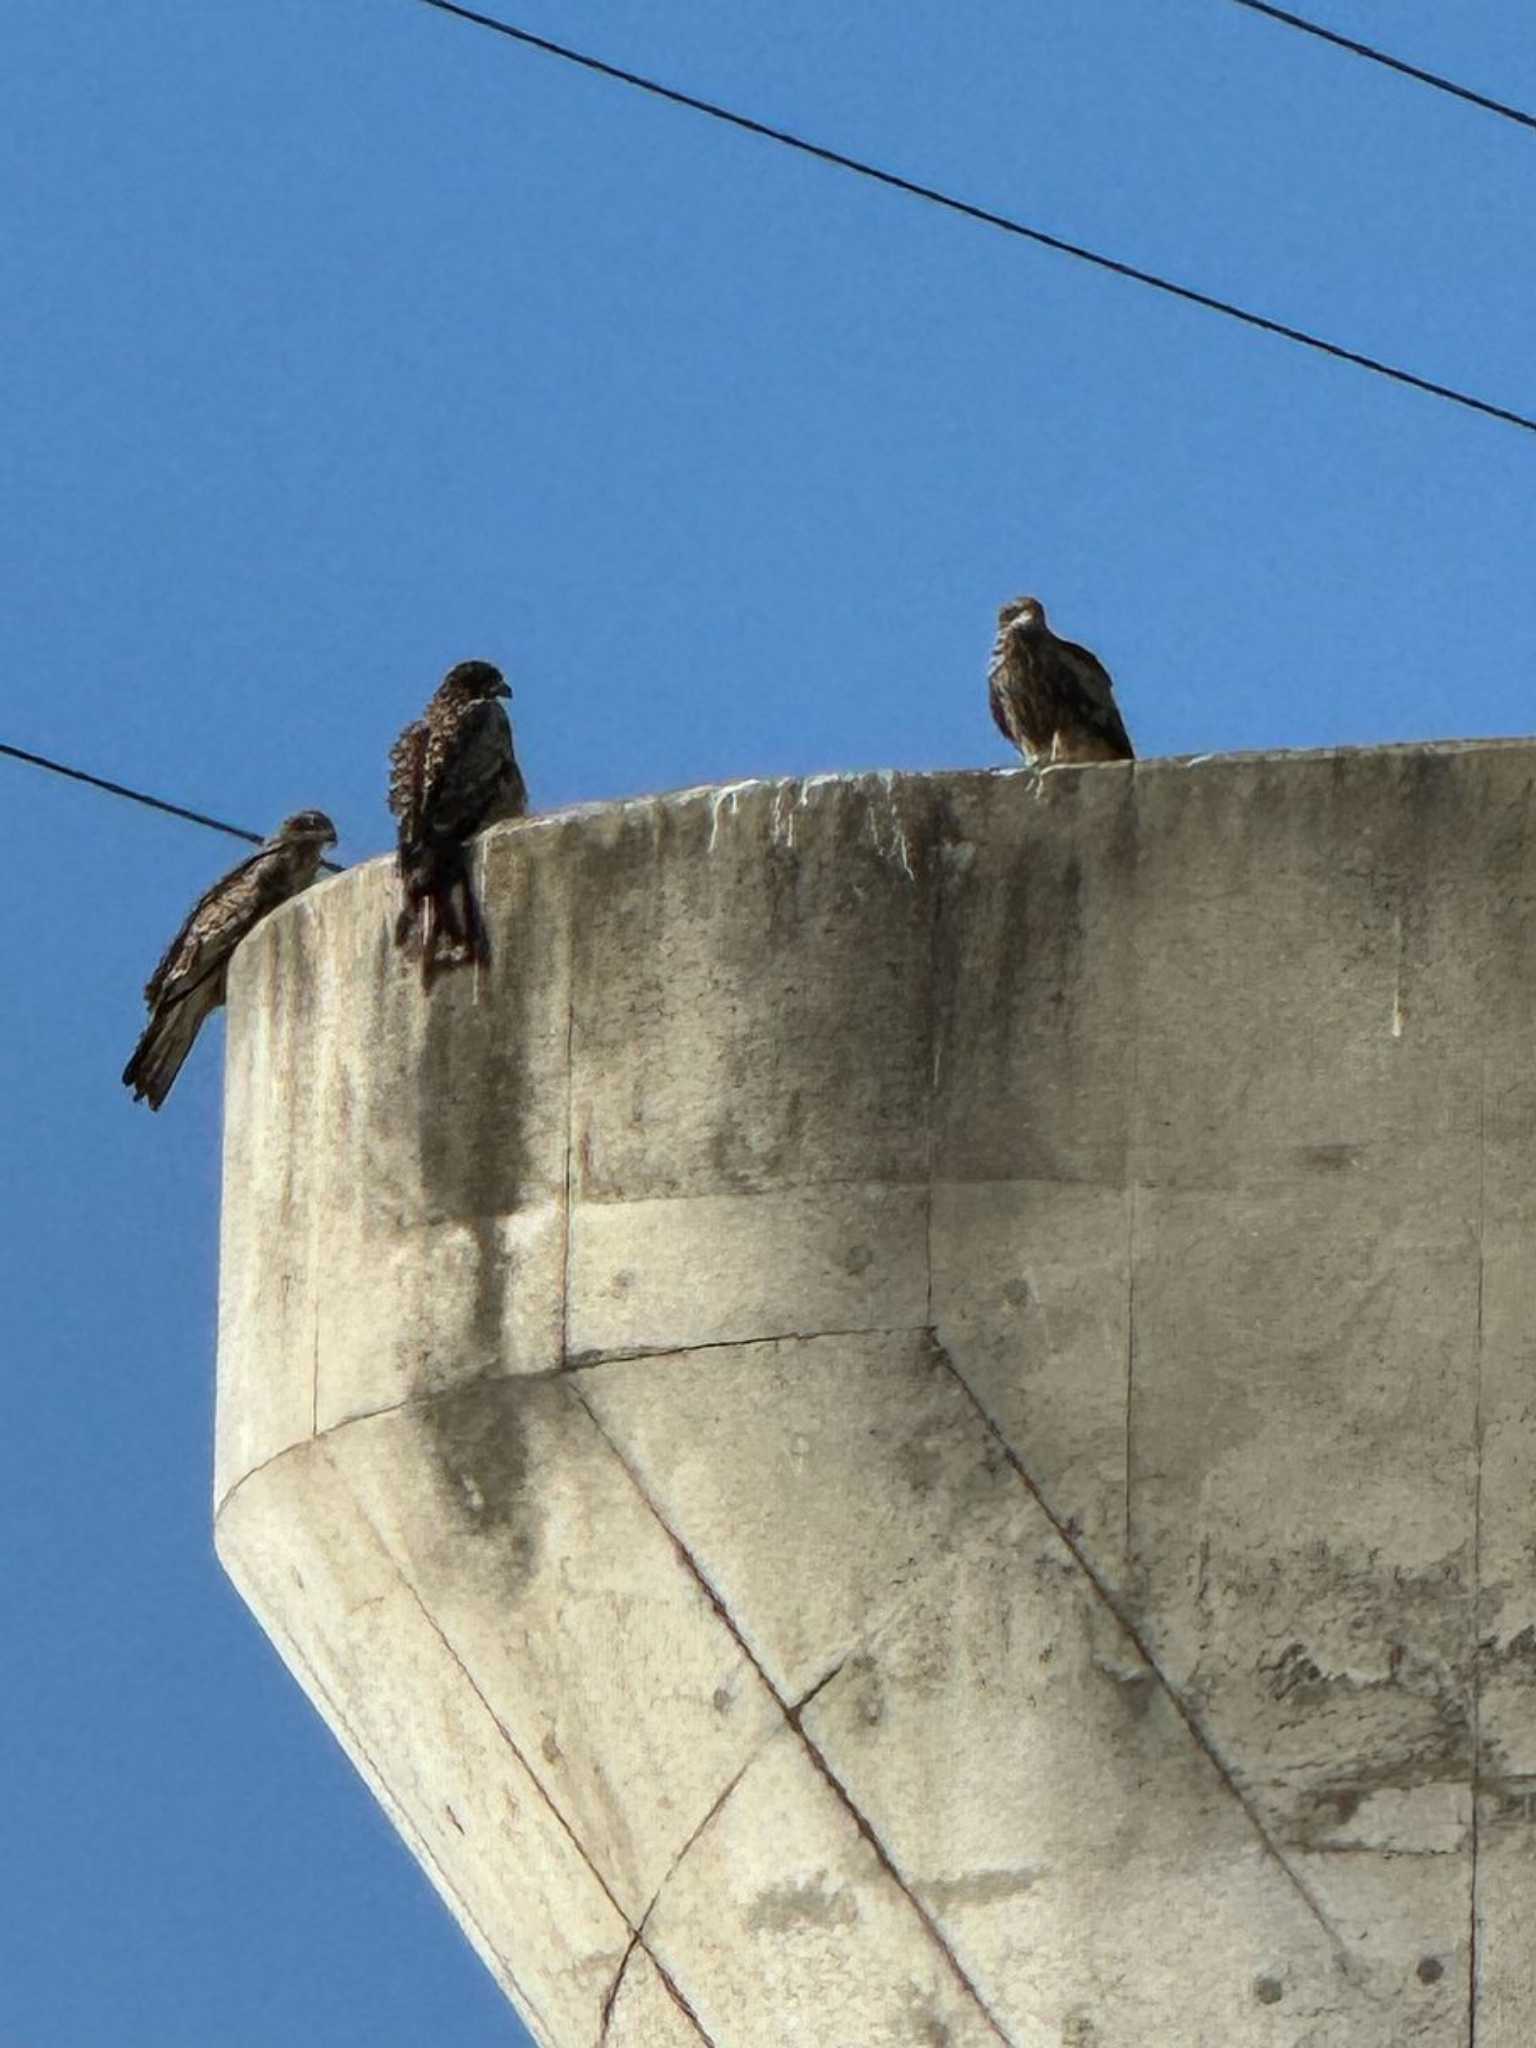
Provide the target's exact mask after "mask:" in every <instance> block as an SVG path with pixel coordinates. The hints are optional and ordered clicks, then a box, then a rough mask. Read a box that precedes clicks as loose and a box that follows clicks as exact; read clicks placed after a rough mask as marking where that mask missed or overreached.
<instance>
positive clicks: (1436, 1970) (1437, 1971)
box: [1414, 1956, 1445, 1984]
mask: <svg viewBox="0 0 1536 2048" xmlns="http://www.w3.org/2000/svg"><path fill="white" fill-rule="evenodd" d="M1414 1974H1415V1975H1416V1976H1417V1977H1418V1980H1419V1982H1420V1983H1421V1984H1438V1983H1439V1982H1440V1979H1441V1978H1442V1977H1443V1976H1444V1975H1445V1965H1444V1963H1442V1962H1441V1960H1440V1958H1439V1957H1438V1956H1424V1957H1422V1958H1421V1959H1420V1962H1419V1967H1418V1969H1417V1971H1416V1972H1415V1973H1414Z"/></svg>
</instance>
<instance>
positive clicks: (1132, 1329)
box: [951, 771, 1141, 1571]
mask: <svg viewBox="0 0 1536 2048" xmlns="http://www.w3.org/2000/svg"><path fill="white" fill-rule="evenodd" d="M1135 798H1136V779H1135V773H1134V771H1133V772H1132V776H1131V780H1130V785H1129V787H1128V789H1127V791H1126V796H1125V802H1126V806H1127V808H1128V810H1129V813H1130V830H1131V838H1132V846H1131V861H1130V868H1131V917H1130V948H1131V1075H1130V1094H1129V1097H1128V1099H1127V1110H1128V1116H1127V1122H1128V1124H1129V1123H1130V1121H1131V1118H1132V1117H1133V1116H1134V1113H1135V1108H1134V1106H1135V1104H1136V1103H1138V1102H1139V1101H1140V1100H1141V1097H1140V1094H1139V1093H1138V1090H1139V1088H1140V1086H1141V959H1140V955H1139V953H1138V951H1137V945H1136V940H1137V934H1138V933H1139V932H1140V930H1141V900H1140V892H1141V861H1140V858H1139V853H1140V848H1139V846H1138V845H1137V844H1136V840H1137V829H1136V828H1137V824H1138V821H1139V816H1140V814H1139V812H1138V810H1137V808H1136V801H1135ZM1134 1146H1135V1132H1134V1126H1132V1127H1131V1128H1129V1129H1128V1130H1127V1132H1126V1144H1125V1152H1126V1157H1125V1181H1126V1219H1125V1526H1124V1530H1123V1532H1122V1536H1121V1550H1122V1566H1123V1568H1124V1569H1125V1570H1127V1571H1129V1569H1130V1563H1131V1537H1132V1524H1131V1490H1132V1472H1133V1467H1132V1462H1131V1435H1132V1412H1133V1407H1134V1403H1135V1398H1136V1223H1137V1204H1138V1202H1139V1200H1140V1186H1139V1182H1138V1177H1137V1171H1136V1169H1137V1165H1138V1161H1137V1159H1136V1157H1135V1152H1134ZM951 1366H953V1361H951Z"/></svg>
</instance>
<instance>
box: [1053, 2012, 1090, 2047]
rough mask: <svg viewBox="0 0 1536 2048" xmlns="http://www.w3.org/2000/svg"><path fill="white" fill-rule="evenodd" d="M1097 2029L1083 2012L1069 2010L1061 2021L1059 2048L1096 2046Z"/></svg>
mask: <svg viewBox="0 0 1536 2048" xmlns="http://www.w3.org/2000/svg"><path fill="white" fill-rule="evenodd" d="M1098 2039H1099V2030H1098V2027H1097V2025H1096V2024H1095V2022H1094V2021H1093V2020H1091V2019H1090V2018H1089V2017H1088V2015H1087V2013H1085V2012H1069V2013H1068V2014H1067V2016H1066V2018H1065V2019H1064V2020H1063V2021H1062V2023H1061V2048H1096V2044H1097V2042H1098Z"/></svg>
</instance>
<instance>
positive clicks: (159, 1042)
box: [123, 991, 209, 1109]
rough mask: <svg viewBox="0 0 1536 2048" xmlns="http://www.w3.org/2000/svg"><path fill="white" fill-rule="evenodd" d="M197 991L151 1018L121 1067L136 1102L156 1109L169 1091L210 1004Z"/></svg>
mask: <svg viewBox="0 0 1536 2048" xmlns="http://www.w3.org/2000/svg"><path fill="white" fill-rule="evenodd" d="M196 993H197V992H196V991H194V992H193V994H191V995H188V996H187V997H186V998H184V999H183V1000H182V1001H181V1002H179V1003H173V1004H172V1005H171V1007H170V1008H169V1009H167V1010H165V1011H163V1012H162V1013H161V1014H160V1015H159V1016H156V1017H152V1018H151V1019H150V1021H149V1023H148V1025H147V1026H146V1027H145V1031H144V1035H143V1037H142V1038H141V1039H140V1040H139V1042H138V1044H137V1045H136V1046H135V1047H134V1049H133V1057H132V1059H130V1060H129V1062H128V1064H127V1066H126V1067H124V1069H123V1085H124V1087H126V1088H131V1089H132V1090H133V1099H134V1101H135V1102H147V1103H148V1104H149V1106H150V1108H151V1109H158V1108H159V1107H160V1105H161V1103H162V1102H164V1100H165V1098H166V1096H167V1095H169V1094H170V1092H171V1085H172V1083H173V1082H174V1081H175V1079H176V1076H177V1075H178V1074H179V1073H180V1072H181V1065H182V1061H183V1060H184V1059H185V1058H186V1056H187V1054H188V1053H189V1052H190V1051H191V1050H192V1041H193V1040H194V1039H195V1038H196V1037H197V1030H198V1026H199V1025H200V1024H201V1023H202V1021H203V1018H204V1016H205V1015H206V1013H207V1010H208V1007H209V1006H208V1004H207V1003H206V1002H199V1001H197V1000H196V999H195V998H196Z"/></svg>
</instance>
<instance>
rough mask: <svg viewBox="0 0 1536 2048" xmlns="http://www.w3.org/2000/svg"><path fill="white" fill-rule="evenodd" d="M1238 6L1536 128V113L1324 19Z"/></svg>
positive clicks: (1261, 4) (1265, 6)
mask: <svg viewBox="0 0 1536 2048" xmlns="http://www.w3.org/2000/svg"><path fill="white" fill-rule="evenodd" d="M1233 5H1234V6H1236V7H1246V8H1247V9H1248V10H1249V12H1250V13H1251V14H1267V15H1268V16H1269V18H1270V20H1271V21H1280V22H1284V24H1285V26H1286V27H1287V28H1299V29H1300V30H1301V32H1302V34H1303V35H1309V36H1316V37H1317V39H1318V41H1319V42H1320V43H1332V44H1333V45H1334V46H1335V48H1336V49H1340V50H1348V51H1349V52H1350V54H1351V55H1352V56H1355V57H1369V59H1370V60H1371V62H1372V63H1373V64H1384V65H1385V66H1386V68H1387V69H1388V70H1389V71H1400V72H1401V73H1402V74H1403V76H1404V77H1405V78H1416V79H1418V81H1419V83H1420V84H1421V85H1432V86H1434V88H1435V90H1436V91H1437V92H1448V93H1450V94H1452V95H1453V96H1454V97H1455V98H1456V99H1459V100H1467V101H1469V102H1470V103H1471V105H1473V106H1474V107H1483V108H1485V109H1486V110H1487V111H1488V112H1489V113H1490V114H1502V115H1503V117H1504V119H1505V120H1506V121H1518V122H1519V123H1520V126H1521V127H1522V128H1536V114H1523V113H1522V112H1521V111H1520V109H1519V108H1518V107H1506V106H1505V104H1504V102H1503V101H1502V100H1491V99H1489V98H1488V96H1487V94H1486V93H1480V92H1473V91H1472V89H1471V87H1470V86H1465V85H1458V84H1457V83H1456V81H1455V80H1454V79H1452V78H1441V77H1440V76H1439V74H1438V73H1436V72H1434V71H1421V70H1420V69H1419V67H1418V65H1417V64H1405V63H1404V62H1403V60H1402V58H1401V57H1389V56H1388V55H1387V53H1386V51H1385V50H1377V49H1373V48H1372V46H1371V45H1370V44H1369V43H1357V42H1356V41H1355V40H1354V38H1353V37H1352V36H1341V35H1340V34H1339V33H1338V31H1337V30H1336V29H1331V28H1324V27H1323V25H1322V23H1321V22H1316V21H1308V20H1306V18H1305V17H1304V16H1302V15H1300V14H1288V13H1287V12H1286V10H1285V9H1284V8H1283V7H1271V6H1270V5H1269V0H1233Z"/></svg>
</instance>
